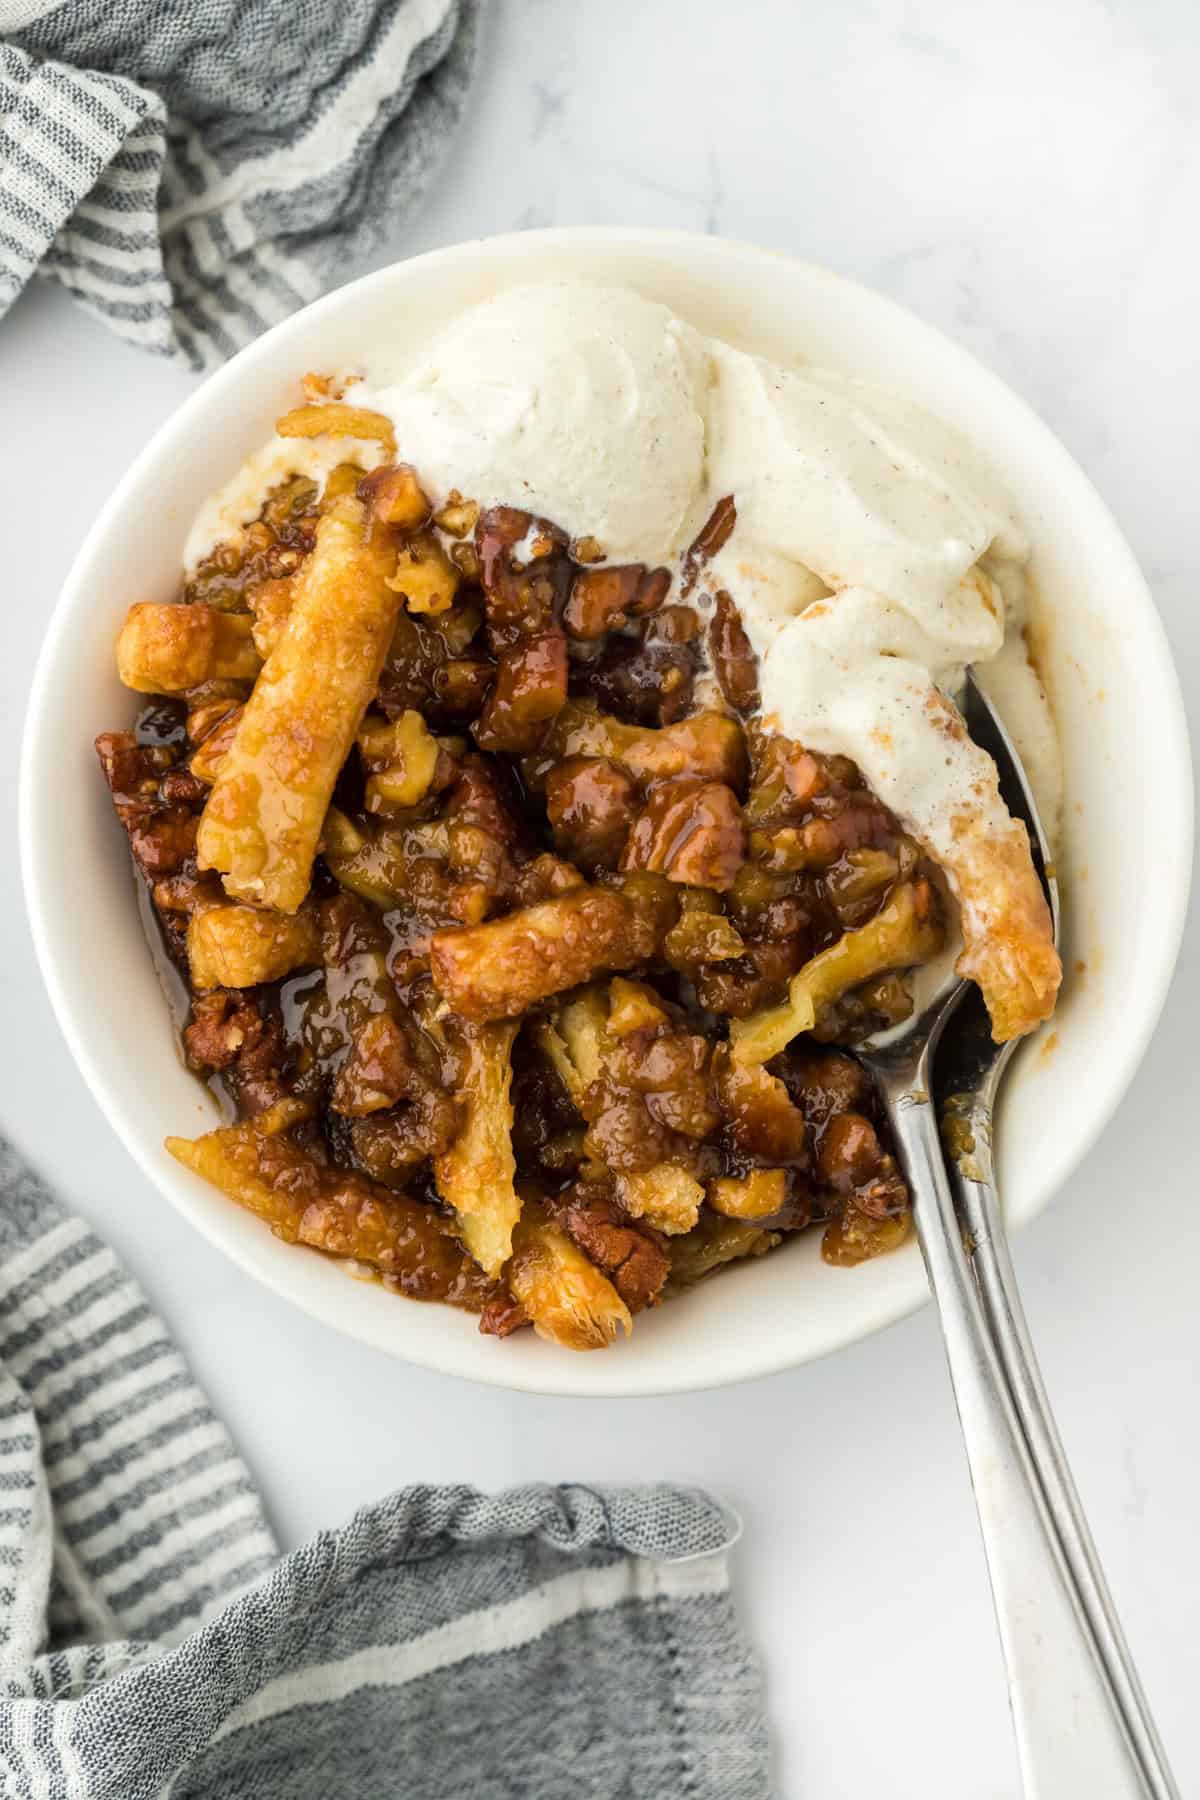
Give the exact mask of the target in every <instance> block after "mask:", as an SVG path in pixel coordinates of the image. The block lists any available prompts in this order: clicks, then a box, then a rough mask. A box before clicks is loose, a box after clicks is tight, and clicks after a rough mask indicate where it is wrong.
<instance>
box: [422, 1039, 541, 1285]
mask: <svg viewBox="0 0 1200 1800" xmlns="http://www.w3.org/2000/svg"><path fill="white" fill-rule="evenodd" d="M449 1029H450V1030H451V1031H452V1034H453V1037H454V1040H455V1043H456V1046H457V1048H458V1050H459V1057H460V1068H459V1078H458V1085H457V1095H458V1098H459V1099H461V1100H462V1102H463V1104H464V1113H465V1116H464V1122H463V1126H462V1129H461V1131H460V1132H459V1134H458V1136H457V1137H456V1138H455V1139H454V1142H453V1143H452V1144H451V1145H450V1147H449V1149H447V1150H445V1151H443V1152H442V1154H441V1155H440V1156H438V1157H435V1159H434V1164H433V1171H434V1179H435V1181H436V1183H437V1190H438V1193H439V1194H440V1195H441V1197H442V1199H443V1200H444V1201H445V1202H446V1204H447V1206H450V1207H452V1208H453V1209H454V1212H455V1215H456V1216H457V1219H458V1226H459V1230H460V1232H461V1233H462V1240H463V1243H464V1244H465V1245H466V1246H467V1249H468V1250H469V1251H470V1252H471V1255H472V1256H473V1257H474V1258H475V1261H476V1262H477V1263H478V1264H479V1266H480V1268H481V1269H484V1270H486V1272H487V1273H488V1274H489V1275H499V1273H500V1271H501V1269H502V1268H503V1267H504V1265H505V1263H506V1262H507V1261H508V1259H509V1257H510V1255H511V1254H512V1245H513V1230H514V1228H515V1226H516V1223H517V1220H518V1219H519V1218H520V1216H521V1201H520V1198H519V1196H518V1194H517V1190H516V1188H515V1186H514V1185H513V1184H514V1180H515V1177H516V1170H517V1165H516V1159H515V1157H514V1156H513V1146H512V1126H513V1107H512V1100H511V1097H510V1089H511V1086H512V1047H513V1042H514V1040H515V1038H516V1035H517V1030H518V1027H517V1024H516V1023H515V1022H513V1021H510V1020H502V1021H499V1022H497V1023H493V1024H487V1025H472V1024H469V1023H468V1022H466V1021H465V1020H458V1021H455V1022H454V1024H453V1025H452V1026H451V1027H450V1028H449Z"/></svg>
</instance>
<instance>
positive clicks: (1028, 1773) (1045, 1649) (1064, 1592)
mask: <svg viewBox="0 0 1200 1800" xmlns="http://www.w3.org/2000/svg"><path fill="white" fill-rule="evenodd" d="M925 1064H926V1058H924V1057H923V1058H922V1059H921V1067H920V1068H919V1069H918V1070H917V1071H915V1072H910V1073H908V1074H906V1073H904V1072H902V1071H900V1070H895V1071H888V1070H886V1069H881V1070H879V1075H880V1085H881V1088H882V1090H883V1093H884V1097H885V1099H886V1102H887V1106H888V1111H889V1113H890V1115H891V1120H892V1125H893V1128H894V1131H895V1137H896V1144H897V1148H898V1151H899V1154H900V1160H901V1163H902V1165H903V1168H904V1172H905V1174H906V1176H907V1178H908V1182H909V1186H910V1188H911V1191H912V1196H913V1211H914V1216H915V1218H916V1224H917V1234H918V1237H919V1240H920V1244H921V1252H922V1255H923V1256H924V1258H925V1267H926V1269H927V1271H928V1274H929V1283H930V1286H931V1288H932V1289H933V1295H934V1298H935V1300H936V1301H937V1305H938V1310H939V1313H940V1315H941V1324H942V1336H943V1340H944V1343H945V1349H946V1358H947V1361H948V1362H949V1365H950V1379H951V1382H952V1384H953V1387H954V1398H955V1402H956V1404H957V1407H958V1416H959V1421H960V1423H961V1426H962V1432H963V1439H964V1442H965V1445H966V1451H967V1462H968V1465H969V1468H970V1473H971V1485H972V1487H973V1488H974V1490H975V1504H976V1507H977V1509H978V1512H979V1524H980V1529H981V1531H982V1534H983V1545H984V1551H985V1553H986V1556H987V1563H988V1573H989V1575H990V1578H991V1584H992V1597H993V1600H994V1603H995V1608H996V1620H997V1623H998V1625H999V1628H1000V1640H1001V1644H1002V1647H1003V1651H1004V1661H1005V1667H1006V1673H1007V1678H1008V1694H1009V1704H1010V1706H1011V1708H1012V1716H1013V1725H1014V1728H1015V1731H1016V1739H1017V1755H1018V1758H1019V1760H1020V1765H1021V1775H1022V1780H1023V1785H1024V1791H1025V1794H1026V1795H1027V1796H1028V1797H1029V1800H1063V1796H1065V1795H1087V1796H1088V1800H1147V1796H1153V1800H1159V1797H1160V1796H1164V1797H1165V1796H1167V1795H1172V1796H1173V1793H1174V1790H1173V1789H1172V1788H1171V1787H1169V1786H1168V1787H1162V1786H1152V1785H1151V1784H1150V1782H1149V1781H1148V1779H1147V1776H1146V1772H1145V1769H1144V1765H1143V1763H1142V1762H1141V1760H1140V1758H1139V1756H1138V1754H1137V1748H1136V1746H1135V1744H1134V1742H1133V1741H1131V1739H1130V1737H1129V1735H1128V1733H1127V1731H1126V1729H1125V1726H1124V1723H1123V1720H1122V1717H1121V1714H1120V1711H1119V1708H1118V1706H1117V1703H1116V1699H1115V1696H1114V1694H1113V1690H1112V1687H1111V1686H1110V1684H1109V1681H1108V1679H1107V1677H1106V1675H1105V1672H1104V1668H1103V1663H1102V1659H1101V1653H1100V1650H1099V1647H1098V1646H1097V1644H1096V1641H1095V1638H1094V1636H1093V1634H1092V1631H1091V1628H1090V1625H1089V1621H1088V1615H1087V1610H1086V1607H1085V1606H1084V1604H1083V1599H1082V1597H1081V1595H1080V1592H1079V1587H1078V1583H1077V1581H1076V1578H1075V1575H1074V1573H1073V1571H1072V1568H1071V1565H1070V1564H1069V1563H1068V1561H1067V1560H1066V1558H1065V1557H1064V1555H1063V1552H1062V1548H1061V1546H1060V1543H1059V1538H1058V1534H1057V1532H1056V1530H1055V1526H1054V1520H1053V1518H1052V1516H1051V1514H1050V1512H1049V1510H1048V1508H1047V1505H1046V1501H1045V1499H1044V1496H1043V1490H1042V1487H1041V1484H1040V1482H1039V1479H1038V1472H1037V1469H1036V1468H1035V1464H1034V1455H1033V1453H1031V1449H1030V1446H1029V1445H1028V1444H1027V1442H1026V1440H1025V1436H1024V1433H1023V1432H1022V1430H1021V1426H1020V1422H1019V1419H1018V1416H1017V1412H1016V1408H1015V1406H1014V1403H1013V1399H1012V1396H1011V1394H1010V1392H1009V1387H1008V1383H1007V1381H1006V1379H1005V1373H1004V1368H1003V1365H1002V1363H1001V1359H1000V1356H999V1354H998V1351H997V1347H996V1344H995V1341H994V1339H993V1336H992V1329H991V1323H990V1320H989V1317H988V1315H987V1313H986V1312H985V1311H984V1308H983V1304H982V1301H981V1299H980V1294H979V1290H978V1288H977V1287H976V1285H975V1281H974V1278H973V1276H972V1273H971V1266H970V1263H969V1261H968V1258H967V1255H966V1252H965V1250H964V1248H963V1241H962V1235H961V1231H960V1228H959V1222H958V1216H957V1213H956V1212H955V1207H954V1198H953V1194H952V1191H951V1187H950V1182H949V1178H948V1176H947V1172H946V1166H945V1163H944V1162H943V1160H942V1151H941V1144H940V1142H939V1139H938V1130H937V1120H936V1116H935V1113H934V1108H933V1104H932V1102H931V1100H930V1097H929V1091H928V1088H929V1084H928V1080H927V1078H926V1076H927V1071H926V1067H925ZM914 1073H915V1078H912V1075H913V1074H914Z"/></svg>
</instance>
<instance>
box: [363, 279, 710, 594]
mask: <svg viewBox="0 0 1200 1800" xmlns="http://www.w3.org/2000/svg"><path fill="white" fill-rule="evenodd" d="M707 389H708V367H707V358H706V355H705V343H704V340H703V339H702V338H701V337H700V335H699V334H698V333H697V332H695V331H693V330H692V328H691V326H689V325H684V324H682V323H681V322H680V320H678V319H676V318H674V317H673V316H672V314H671V313H670V311H669V310H668V308H667V307H665V306H658V305H656V304H655V303H654V302H652V301H649V300H643V299H642V298H641V296H640V295H639V294H635V293H633V292H631V291H630V289H628V288H605V287H590V286H583V285H574V284H562V285H558V286H540V287H528V288H513V289H510V290H508V291H507V292H505V293H502V294H499V295H497V296H496V298H495V299H494V300H487V301H485V302H484V303H483V304H482V305H481V306H477V307H475V308H474V309H473V310H472V311H470V312H468V313H465V314H463V315H461V316H460V317H459V318H457V319H455V320H453V321H452V322H451V324H450V325H449V326H448V327H447V329H446V331H445V333H444V334H443V335H442V336H441V337H440V338H438V339H437V340H436V341H435V342H434V343H433V344H432V345H431V346H430V348H429V349H428V351H427V352H426V353H425V354H424V355H422V356H421V357H420V359H419V360H418V361H417V363H416V364H415V366H414V367H413V368H411V369H410V370H409V371H408V372H406V374H405V375H404V377H403V379H402V380H401V381H399V382H397V383H396V384H394V385H389V386H383V387H373V386H372V385H371V380H370V376H369V375H368V381H367V384H366V386H365V387H364V388H360V389H358V390H356V391H355V394H354V399H355V403H356V404H359V405H364V406H373V407H376V408H378V410H379V411H380V412H385V413H387V414H388V415H389V416H390V418H391V419H392V421H393V423H394V425H395V429H396V442H397V444H398V446H399V450H400V454H401V456H402V457H403V458H404V459H405V461H406V462H410V463H412V464H413V466H414V467H415V468H416V469H418V470H419V471H420V475H421V480H422V481H423V482H424V483H425V484H426V486H427V487H428V488H429V489H430V490H431V491H434V490H438V491H440V492H442V493H445V492H446V491H448V490H449V489H450V488H453V487H456V488H458V490H459V492H460V493H462V494H468V495H470V497H471V498H472V499H473V500H478V501H479V503H480V505H482V506H493V505H497V504H507V505H509V506H520V507H523V508H525V509H526V510H527V511H529V512H533V513H537V514H538V515H540V516H541V517H543V518H547V519H552V520H553V521H554V523H555V524H556V525H562V526H563V527H564V528H565V529H566V530H567V531H570V532H573V533H575V534H578V535H584V534H588V535H591V536H594V537H596V538H598V539H599V541H600V543H601V544H603V546H604V549H605V551H606V553H607V555H608V556H609V557H610V558H612V559H613V560H615V561H618V562H646V563H652V564H658V563H664V562H669V561H670V560H671V559H672V557H673V556H675V555H676V554H677V552H678V551H679V550H680V549H681V548H682V544H681V535H682V532H683V529H684V525H685V523H686V521H687V519H688V518H689V516H690V509H691V507H692V504H693V502H694V500H695V498H696V495H697V494H698V492H699V491H700V488H701V486H702V484H703V478H704V410H703V409H704V399H705V394H706V392H707Z"/></svg>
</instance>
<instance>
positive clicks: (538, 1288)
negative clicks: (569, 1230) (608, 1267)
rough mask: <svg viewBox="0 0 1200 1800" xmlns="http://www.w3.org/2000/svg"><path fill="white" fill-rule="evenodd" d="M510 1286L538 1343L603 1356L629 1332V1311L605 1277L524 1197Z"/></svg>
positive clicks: (534, 1201) (538, 1204) (535, 1203)
mask: <svg viewBox="0 0 1200 1800" xmlns="http://www.w3.org/2000/svg"><path fill="white" fill-rule="evenodd" d="M508 1285H509V1289H510V1291H511V1293H512V1295H513V1298H514V1299H515V1300H518V1301H519V1302H520V1304H521V1305H522V1307H523V1308H524V1309H525V1312H526V1313H527V1314H528V1316H529V1318H530V1320H531V1321H532V1324H533V1329H534V1330H535V1331H536V1332H537V1334H538V1336H539V1337H543V1338H549V1339H550V1341H551V1342H552V1343H555V1344H562V1345H563V1347H564V1348H565V1349H567V1350H603V1349H606V1348H607V1346H608V1345H609V1344H611V1343H612V1341H613V1339H614V1338H615V1337H616V1335H617V1332H618V1331H624V1332H625V1333H626V1334H627V1335H628V1333H629V1332H631V1331H632V1330H633V1320H632V1318H631V1317H630V1313H629V1308H628V1307H627V1306H626V1304H625V1302H624V1300H622V1298H621V1296H620V1294H618V1292H617V1290H616V1288H615V1287H614V1286H613V1284H612V1282H611V1281H610V1280H609V1279H608V1276H607V1275H605V1274H603V1273H602V1271H601V1270H599V1269H598V1268H597V1267H596V1265H595V1263H594V1262H592V1261H591V1260H590V1259H589V1258H588V1257H586V1256H585V1255H584V1253H583V1251H582V1250H580V1249H579V1247H578V1245H576V1244H575V1243H573V1242H572V1240H571V1239H570V1238H569V1237H568V1236H567V1234H566V1232H565V1231H562V1230H560V1228H559V1227H558V1226H557V1225H555V1224H553V1223H552V1221H551V1219H550V1217H549V1214H548V1213H547V1212H546V1209H545V1207H544V1206H543V1205H542V1204H541V1201H540V1200H539V1199H537V1198H536V1196H535V1195H533V1194H532V1193H527V1194H526V1195H525V1197H524V1204H523V1206H522V1208H521V1219H520V1223H519V1224H518V1226H517V1228H516V1231H515V1232H514V1233H513V1255H512V1261H511V1262H510V1263H509V1265H508Z"/></svg>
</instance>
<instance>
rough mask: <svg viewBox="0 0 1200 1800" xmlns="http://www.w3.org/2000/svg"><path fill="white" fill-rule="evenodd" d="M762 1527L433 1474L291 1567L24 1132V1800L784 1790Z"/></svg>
mask: <svg viewBox="0 0 1200 1800" xmlns="http://www.w3.org/2000/svg"><path fill="white" fill-rule="evenodd" d="M299 1254H301V1252H299V1251H298V1252H297V1255H299ZM396 1304H397V1305H398V1306H400V1305H405V1304H413V1303H412V1302H405V1301H400V1300H398V1301H397V1302H396ZM499 1353H500V1354H503V1352H502V1350H501V1351H500V1352H499ZM731 1536H732V1532H731V1527H730V1521H729V1519H728V1518H727V1516H726V1515H725V1514H724V1512H723V1511H722V1510H721V1508H720V1507H719V1506H718V1505H717V1504H716V1503H715V1502H714V1501H713V1500H711V1499H709V1498H708V1497H707V1496H705V1495H704V1494H701V1493H697V1492H695V1491H693V1490H690V1489H686V1488H676V1487H667V1486H656V1487H644V1488H625V1489H619V1488H592V1487H580V1486H574V1485H571V1486H562V1487H542V1486H538V1487H524V1488H515V1489H513V1490H511V1491H510V1492H508V1493H504V1494H497V1495H493V1496H489V1495H485V1494H481V1493H479V1492H477V1491H476V1490H475V1489H472V1488H466V1487H449V1488H434V1487H413V1488H408V1489H406V1490H405V1491H404V1492H402V1493H399V1494H394V1495H392V1496H391V1497H390V1498H389V1499H386V1500H384V1501H382V1502H380V1503H379V1504H378V1505H375V1506H370V1507H367V1508H365V1509H364V1510H362V1511H361V1512H359V1513H358V1514H356V1516H355V1517H354V1518H353V1519H352V1520H351V1522H350V1524H349V1525H348V1526H346V1527H345V1528H344V1529H343V1530H341V1531H325V1532H321V1533H320V1534H319V1535H318V1536H317V1537H315V1538H313V1539H312V1540H311V1542H309V1543H308V1544H306V1545H305V1546H304V1548H303V1549H301V1550H298V1551H297V1552H296V1553H295V1554H294V1555H292V1556H285V1557H282V1558H281V1557H280V1556H279V1554H278V1551H277V1549H276V1546H275V1543H274V1541H273V1539H272V1537H271V1533H270V1529H269V1527H268V1525H267V1522H266V1519H265V1517H264V1515H263V1509H262V1504H261V1501H260V1500H259V1497H258V1495H257V1493H256V1492H255V1490H254V1486H253V1483H252V1481H251V1479H250V1476H249V1474H248V1473H247V1470H246V1467H245V1465H244V1464H243V1463H242V1461H241V1459H240V1457H239V1456H238V1454H237V1452H236V1450H235V1449H234V1447H233V1444H232V1442H231V1440H230V1437H229V1434H228V1432H227V1431H226V1430H225V1427H224V1426H223V1425H222V1424H221V1423H220V1421H219V1420H218V1419H216V1418H215V1417H214V1416H213V1413H212V1411H211V1410H210V1408H209V1406H208V1404H207V1402H206V1400H205V1399H204V1396H203V1395H202V1394H201V1392H200V1390H199V1389H198V1387H197V1386H196V1384H195V1382H194V1381H193V1379H192V1377H191V1375H190V1374H189V1372H188V1369H187V1366H186V1364H185V1362H184V1359H183V1357H182V1356H181V1355H180V1353H179V1351H178V1349H177V1348H176V1347H175V1345H174V1344H173V1343H172V1342H171V1339H170V1337H169V1336H168V1334H167V1332H166V1330H165V1328H164V1326H163V1325H162V1323H161V1321H160V1320H159V1319H158V1318H156V1317H155V1315H154V1313H153V1312H152V1311H151V1309H150V1307H149V1306H148V1305H147V1303H146V1300H145V1298H144V1297H143V1295H142V1294H141V1293H140V1291H139V1290H138V1288H137V1287H136V1285H135V1284H134V1282H133V1281H132V1280H131V1279H130V1277H129V1276H128V1275H127V1274H126V1273H125V1272H124V1271H123V1270H122V1268H121V1267H120V1265H119V1264H118V1262H117V1260H116V1258H115V1257H114V1256H113V1254H112V1252H111V1251H110V1250H108V1249H106V1248H105V1246H104V1245H103V1244H101V1243H100V1242H99V1240H98V1239H97V1238H96V1237H95V1236H94V1235H93V1233H92V1232H91V1231H89V1230H88V1228H87V1227H86V1226H85V1225H84V1223H83V1222H82V1221H81V1220H80V1219H78V1218H75V1217H72V1216H71V1215H70V1214H68V1213H67V1212H66V1211H65V1210H64V1209H63V1208H62V1207H61V1206H60V1205H59V1204H58V1202H57V1201H56V1200H54V1199H53V1198H52V1197H51V1196H50V1195H49V1194H48V1193H47V1192H46V1190H45V1188H44V1187H42V1186H41V1184H40V1183H39V1182H38V1181H37V1180H36V1178H34V1177H33V1176H32V1175H30V1174H29V1173H28V1171H27V1170H26V1169H24V1168H23V1167H22V1165H21V1164H20V1162H19V1160H18V1159H17V1158H16V1157H15V1156H14V1155H13V1153H12V1151H11V1150H8V1149H4V1148H0V1793H3V1795H4V1796H5V1800H152V1797H153V1796H160V1795H167V1794H169V1795H170V1796H171V1800H248V1796H250V1795H254V1796H255V1800H331V1797H332V1796H336V1797H337V1800H390V1797H391V1796H404V1800H458V1797H459V1796H465V1795H470V1796H471V1800H558V1797H559V1796H562V1800H568V1797H569V1800H591V1797H592V1796H603V1797H604V1800H609V1797H610V1796H611V1797H616V1796H623V1797H627V1800H659V1797H660V1796H661V1797H662V1800H675V1797H677V1796H686V1797H688V1800H742V1797H745V1800H763V1797H765V1796H766V1795H767V1794H768V1793H769V1781H768V1774H767V1750H766V1731H765V1726H764V1722H763V1711H762V1694H761V1688H760V1682H759V1676H758V1672H757V1669H756V1666H755V1663H754V1660H753V1657H752V1655H751V1653H750V1651H749V1649H748V1647H747V1644H746V1642H745V1639H744V1637H743V1636H742V1634H741V1631H740V1630H739V1627H738V1624H737V1621H736V1618H735V1616H734V1611H733V1604H732V1600H731V1598H730V1592H729V1575H728V1568H727V1561H726V1552H727V1550H728V1547H729V1544H730V1541H731Z"/></svg>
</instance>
